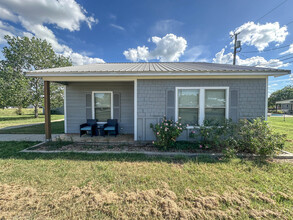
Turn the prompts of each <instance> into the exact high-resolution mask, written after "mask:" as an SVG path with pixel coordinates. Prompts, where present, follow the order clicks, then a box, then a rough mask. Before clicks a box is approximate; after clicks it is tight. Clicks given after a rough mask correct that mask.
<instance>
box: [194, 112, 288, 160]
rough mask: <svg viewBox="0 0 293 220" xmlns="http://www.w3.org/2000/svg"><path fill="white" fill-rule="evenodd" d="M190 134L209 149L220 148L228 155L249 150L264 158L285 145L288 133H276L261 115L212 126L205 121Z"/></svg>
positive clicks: (248, 151)
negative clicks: (251, 118) (255, 117)
mask: <svg viewBox="0 0 293 220" xmlns="http://www.w3.org/2000/svg"><path fill="white" fill-rule="evenodd" d="M190 137H192V138H195V140H196V141H199V144H200V145H202V146H203V147H202V148H203V149H205V148H214V149H220V150H222V152H223V153H224V154H225V155H226V156H227V157H232V155H233V153H235V154H236V153H249V154H256V155H260V156H262V157H266V156H272V155H274V154H275V152H276V151H278V150H281V149H283V148H284V144H285V137H286V135H281V134H278V133H275V132H273V130H272V129H271V128H270V127H269V125H268V124H267V122H265V121H264V120H262V119H260V118H257V119H253V120H250V121H249V120H240V121H239V122H238V123H233V122H232V121H231V120H227V121H225V122H224V123H222V124H218V123H216V124H215V125H212V126H210V125H209V122H207V121H205V122H204V125H203V126H200V127H199V129H198V130H197V131H192V132H191V134H190Z"/></svg>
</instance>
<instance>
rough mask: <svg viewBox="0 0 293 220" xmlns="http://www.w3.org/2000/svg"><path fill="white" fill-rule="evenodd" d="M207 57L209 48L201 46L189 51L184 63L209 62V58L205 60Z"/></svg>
mask: <svg viewBox="0 0 293 220" xmlns="http://www.w3.org/2000/svg"><path fill="white" fill-rule="evenodd" d="M207 55H208V48H207V47H206V46H202V45H199V46H194V47H191V48H189V49H187V50H186V51H185V52H184V56H183V57H182V58H183V61H184V62H208V59H207V58H203V57H204V56H207ZM201 57H202V58H201Z"/></svg>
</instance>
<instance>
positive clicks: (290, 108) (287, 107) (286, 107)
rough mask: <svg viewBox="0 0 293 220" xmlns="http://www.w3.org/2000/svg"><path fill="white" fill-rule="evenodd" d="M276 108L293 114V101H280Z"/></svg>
mask: <svg viewBox="0 0 293 220" xmlns="http://www.w3.org/2000/svg"><path fill="white" fill-rule="evenodd" d="M276 106H277V109H280V110H282V111H283V112H284V113H286V114H293V99H288V100H283V101H278V102H276Z"/></svg>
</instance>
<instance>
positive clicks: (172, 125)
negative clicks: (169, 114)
mask: <svg viewBox="0 0 293 220" xmlns="http://www.w3.org/2000/svg"><path fill="white" fill-rule="evenodd" d="M150 127H151V128H152V130H153V131H154V134H155V136H156V141H153V144H154V145H156V146H159V147H162V148H163V149H164V150H166V149H167V148H169V147H173V146H174V145H175V143H176V138H177V137H179V135H180V134H181V133H182V131H183V130H184V126H183V125H182V123H181V122H180V118H179V120H178V121H177V122H175V121H173V120H167V118H166V116H164V117H163V120H162V121H161V122H160V123H157V124H155V125H153V124H151V125H150Z"/></svg>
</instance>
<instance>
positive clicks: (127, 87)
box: [66, 82, 134, 134]
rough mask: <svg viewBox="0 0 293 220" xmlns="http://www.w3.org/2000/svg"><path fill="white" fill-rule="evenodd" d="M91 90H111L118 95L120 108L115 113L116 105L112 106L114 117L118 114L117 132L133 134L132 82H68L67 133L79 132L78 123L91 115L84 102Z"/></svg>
mask: <svg viewBox="0 0 293 220" xmlns="http://www.w3.org/2000/svg"><path fill="white" fill-rule="evenodd" d="M92 91H113V95H115V94H119V95H120V103H118V104H120V109H119V112H117V114H116V112H115V111H116V110H115V108H117V107H115V106H114V117H115V115H120V120H119V132H121V133H126V134H133V133H134V130H133V129H134V84H133V82H92V83H90V82H86V83H69V84H68V85H67V86H66V105H67V106H66V107H67V108H66V110H67V133H79V125H80V124H82V123H85V122H86V119H87V118H89V117H91V108H90V107H89V103H88V105H87V103H86V96H87V95H88V97H89V94H92ZM113 98H115V97H113ZM88 101H89V100H88ZM90 102H91V101H90ZM114 102H115V100H114ZM114 104H115V103H114ZM87 111H88V112H87ZM121 128H122V129H121Z"/></svg>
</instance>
